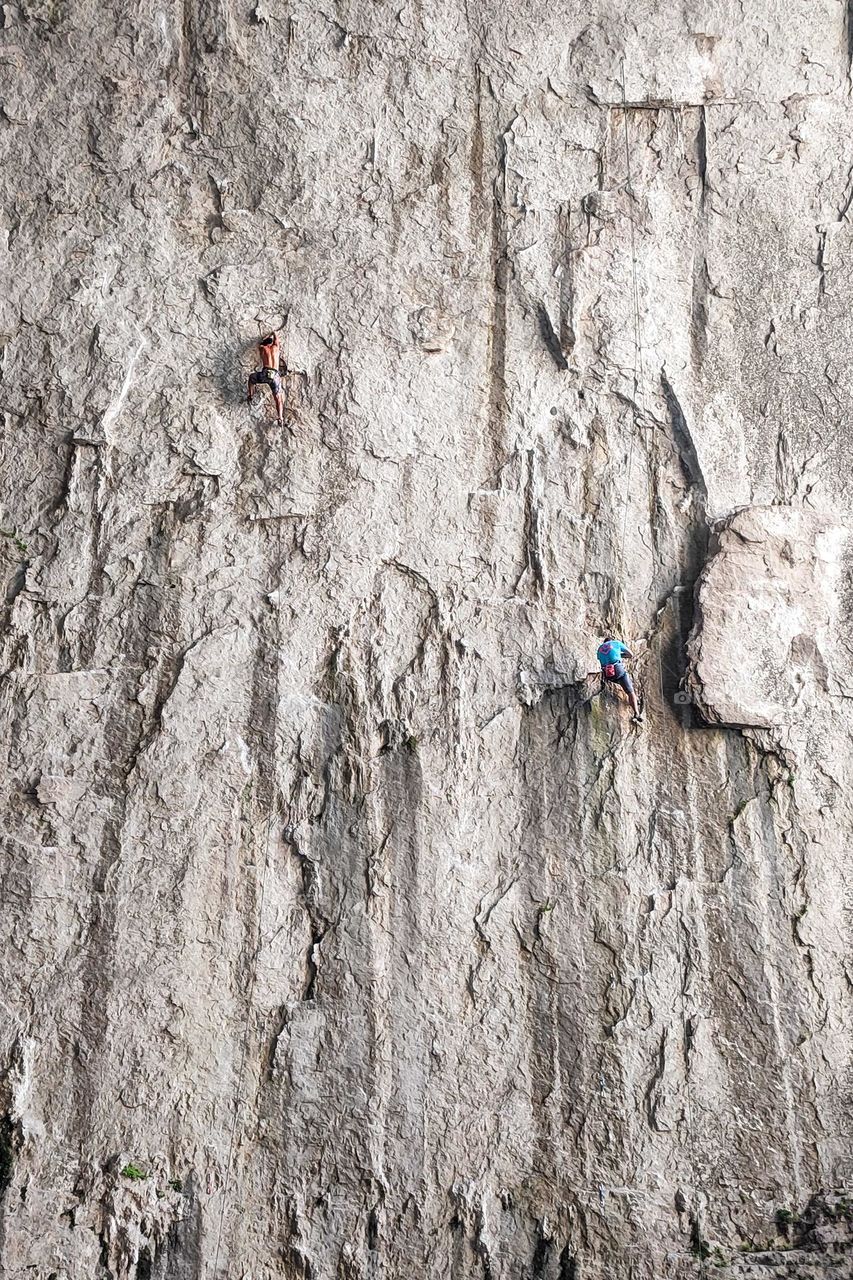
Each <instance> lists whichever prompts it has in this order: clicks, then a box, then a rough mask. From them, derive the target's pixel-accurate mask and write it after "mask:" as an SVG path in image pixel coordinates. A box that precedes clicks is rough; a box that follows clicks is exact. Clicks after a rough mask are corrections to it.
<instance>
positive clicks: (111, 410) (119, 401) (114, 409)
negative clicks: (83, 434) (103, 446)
mask: <svg viewBox="0 0 853 1280" xmlns="http://www.w3.org/2000/svg"><path fill="white" fill-rule="evenodd" d="M144 346H145V339H144V338H141V339H140V342H139V346H138V347H137V348H136V350H135V351H134V352H133V354H132V356H131V357H130V364H129V365H128V366H127V373H126V374H125V375H124V382H123V383H122V384H121V390H120V391H119V393H118V395H117V396H116V398H115V400H113V401H111V403H110V405H109V406H108V408H107V410H106V412H105V413H104V416H103V418H101V428H102V430H103V432H104V435H105V436H106V435H107V434H108V432H109V430H110V428H111V427H112V425H113V423H114V422H115V421H116V419H117V418H118V416H119V414H120V413H121V411H122V409H123V408H124V405H125V401H126V400H127V393H128V391H129V390H130V383H131V380H132V378H133V370H134V368H135V367H136V362H137V360H138V359H139V356H140V354H141V352H142V348H143V347H144Z"/></svg>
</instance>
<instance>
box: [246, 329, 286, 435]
mask: <svg viewBox="0 0 853 1280" xmlns="http://www.w3.org/2000/svg"><path fill="white" fill-rule="evenodd" d="M258 351H259V353H260V357H261V367H260V369H256V370H255V372H254V373H250V374H249V385H248V394H247V396H246V399H247V400H248V402H249V404H251V403H252V396H253V395H254V394H255V387H257V386H259V385H260V384H261V383H266V385H267V386H268V387H269V389H270V391H271V392H272V396H273V400H275V411H276V415H277V416H278V425H279V426H280V427H283V426H284V396H283V395H282V391H281V373H280V372H279V365H280V361H281V347H280V346H279V341H278V336H277V334H275V333H268V334H267V336H266V337H265V338H261V339H260V340H259V342H258Z"/></svg>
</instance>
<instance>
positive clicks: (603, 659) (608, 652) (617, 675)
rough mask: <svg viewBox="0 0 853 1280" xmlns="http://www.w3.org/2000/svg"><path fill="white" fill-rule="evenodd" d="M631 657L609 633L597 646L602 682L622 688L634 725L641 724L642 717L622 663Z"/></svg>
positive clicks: (622, 645) (620, 642)
mask: <svg viewBox="0 0 853 1280" xmlns="http://www.w3.org/2000/svg"><path fill="white" fill-rule="evenodd" d="M633 656H634V655H633V653H632V652H631V650H630V649H629V648H628V646H627V645H626V644H623V643H622V641H621V640H617V639H616V637H615V636H614V635H611V633H610V632H609V631H608V632H607V633H606V635H605V637H604V639H603V641H602V642H601V644H600V645H599V646H598V661H599V662H600V663H601V678H602V680H611V681H612V682H613V683H614V684H618V685H621V686H622V688H623V689H624V690H625V692H626V693H627V695H628V701H629V702H630V704H631V710H632V711H633V713H634V714H633V716H632V717H631V719H632V720H633V721H634V723H635V724H642V723H643V716H642V713H641V712H640V704H639V702H638V701H637V695H636V693H635V692H634V682H633V680H632V679H631V677H630V676H629V674H628V672H627V670H626V669H625V663H624V662H623V661H622V659H623V658H633Z"/></svg>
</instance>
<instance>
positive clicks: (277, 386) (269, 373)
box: [249, 369, 281, 395]
mask: <svg viewBox="0 0 853 1280" xmlns="http://www.w3.org/2000/svg"><path fill="white" fill-rule="evenodd" d="M263 384H266V385H267V386H268V387H271V388H272V391H273V395H278V394H279V393H280V391H281V374H280V373H279V371H278V369H257V370H256V371H255V372H254V373H250V374H249V386H250V387H257V386H262V385H263Z"/></svg>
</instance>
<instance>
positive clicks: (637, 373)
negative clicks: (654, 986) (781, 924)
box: [619, 58, 707, 1280]
mask: <svg viewBox="0 0 853 1280" xmlns="http://www.w3.org/2000/svg"><path fill="white" fill-rule="evenodd" d="M622 126H623V134H624V140H625V174H626V189H627V191H628V194H629V196H630V198H631V200H632V201H634V200H635V196H634V185H633V176H632V172H631V145H630V138H629V134H628V102H627V95H626V93H625V60H624V58H623V59H622ZM629 223H630V227H631V293H632V303H633V312H634V376H633V396H632V426H633V430H632V431H631V439H630V443H629V447H628V476H627V481H626V486H625V499H624V510H623V515H622V536H621V543H620V551H619V581H620V583H621V581H622V579H623V575H624V569H625V537H626V532H627V527H628V503H629V499H630V492H631V470H632V464H633V459H634V440H635V437H636V435H637V431H638V429H639V427H640V425H641V420H642V418H643V417H644V415H645V394H644V385H645V373H644V367H643V335H642V321H641V316H640V287H639V282H638V272H637V243H636V233H635V227H634V214H633V210H631V212H630V216H629ZM657 660H658V682H659V688H660V700H661V707H663V706H664V702H665V694H664V683H663V661H662V658H661V650H660V645H658V652H657ZM670 776H675V771H674V770H672V769H671V770H670ZM670 883H671V884H672V885H673V889H672V892H673V894H675V893H676V889H675V884H676V878H675V851H674V850H673V852H672V858H671V870H670ZM675 918H676V922H677V941H676V958H677V963H678V969H679V974H681V973H683V972H684V955H683V951H682V935H683V933H684V919H683V915H682V911H681V904H680V903H679V902H677V901H676V911H675ZM680 985H681V1024H682V1037H683V1036H684V1035H685V1034H686V1029H687V998H686V993H685V988H684V983H683V982H681V984H680ZM684 1092H685V1107H684V1110H685V1119H686V1121H687V1138H688V1146H689V1151H690V1164H691V1166H692V1170H693V1180H694V1182H695V1184H696V1188H695V1189H696V1190H697V1191H698V1192H699V1198H703V1197H704V1198H705V1199H707V1196H706V1192H705V1187H704V1180H703V1179H702V1176H701V1173H700V1172H699V1164H698V1160H697V1150H696V1138H695V1134H694V1130H693V1116H694V1108H693V1102H692V1097H691V1090H690V1072H689V1065H688V1063H687V1060H686V1057H685V1060H684ZM693 1221H694V1224H695V1235H696V1240H695V1246H696V1248H697V1250H698V1261H699V1274H700V1276H702V1277H703V1280H704V1277H705V1276H706V1275H707V1259H706V1258H705V1256H704V1251H705V1248H706V1243H705V1239H704V1236H703V1234H702V1212H701V1207H700V1204H699V1201H698V1199H697V1201H696V1205H695V1213H694V1218H693Z"/></svg>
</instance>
